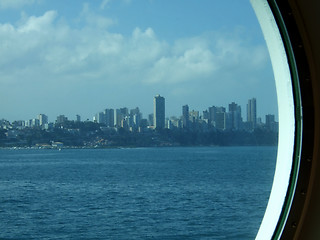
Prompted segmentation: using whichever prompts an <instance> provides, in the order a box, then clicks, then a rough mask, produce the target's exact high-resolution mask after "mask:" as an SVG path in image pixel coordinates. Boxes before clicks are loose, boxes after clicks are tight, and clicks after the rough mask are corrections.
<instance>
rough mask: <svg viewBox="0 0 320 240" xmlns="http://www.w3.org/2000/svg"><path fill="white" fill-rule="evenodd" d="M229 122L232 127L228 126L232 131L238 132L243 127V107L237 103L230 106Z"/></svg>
mask: <svg viewBox="0 0 320 240" xmlns="http://www.w3.org/2000/svg"><path fill="white" fill-rule="evenodd" d="M228 116H229V118H230V119H229V122H230V126H228V127H229V128H230V129H233V130H238V129H240V127H241V124H242V118H241V107H240V106H239V105H238V104H236V103H235V102H232V103H231V104H229V114H228Z"/></svg>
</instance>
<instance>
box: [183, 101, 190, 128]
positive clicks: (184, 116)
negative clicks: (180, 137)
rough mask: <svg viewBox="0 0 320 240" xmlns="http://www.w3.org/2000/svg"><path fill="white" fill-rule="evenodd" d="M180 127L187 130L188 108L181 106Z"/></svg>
mask: <svg viewBox="0 0 320 240" xmlns="http://www.w3.org/2000/svg"><path fill="white" fill-rule="evenodd" d="M182 127H183V128H189V106H188V105H184V106H182Z"/></svg>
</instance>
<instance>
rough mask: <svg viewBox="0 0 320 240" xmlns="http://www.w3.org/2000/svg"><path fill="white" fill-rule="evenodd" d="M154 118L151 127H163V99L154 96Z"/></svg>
mask: <svg viewBox="0 0 320 240" xmlns="http://www.w3.org/2000/svg"><path fill="white" fill-rule="evenodd" d="M153 107H154V117H153V125H154V128H155V129H162V128H164V127H165V99H164V97H161V96H160V95H156V96H155V97H154V99H153Z"/></svg>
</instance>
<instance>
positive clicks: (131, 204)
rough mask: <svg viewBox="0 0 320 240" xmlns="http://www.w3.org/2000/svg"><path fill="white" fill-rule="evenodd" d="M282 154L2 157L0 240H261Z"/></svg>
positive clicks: (16, 153)
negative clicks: (260, 230)
mask: <svg viewBox="0 0 320 240" xmlns="http://www.w3.org/2000/svg"><path fill="white" fill-rule="evenodd" d="M276 153H277V148H276V147H177V148H132V149H62V151H58V150H36V149H20V150H8V149H7V150H4V149H2V150H0V239H28V240H29V239H41V240H43V239H115V240H122V239H123V240H130V239H137V240H138V239H139V240H141V239H150V240H151V239H153V240H154V239H157V240H166V239H168V240H173V239H182V240H184V239H186V240H187V239H197V240H198V239H228V240H232V239H235V240H241V239H254V238H255V235H256V233H257V231H258V228H259V225H260V223H261V220H262V217H263V214H264V211H265V208H266V205H267V201H268V197H269V194H270V190H271V185H272V180H273V174H274V168H275V162H276Z"/></svg>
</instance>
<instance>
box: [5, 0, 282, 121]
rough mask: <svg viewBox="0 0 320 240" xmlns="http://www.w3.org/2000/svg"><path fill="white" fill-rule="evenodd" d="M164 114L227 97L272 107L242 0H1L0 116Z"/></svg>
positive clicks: (258, 40) (269, 79)
mask: <svg viewBox="0 0 320 240" xmlns="http://www.w3.org/2000/svg"><path fill="white" fill-rule="evenodd" d="M157 94H160V95H161V96H164V97H165V99H166V116H168V117H169V116H180V115H181V112H182V110H181V109H182V105H185V104H188V105H189V109H190V110H198V111H200V112H202V111H204V110H206V109H207V108H208V107H211V106H224V107H226V108H227V107H228V104H230V103H231V102H236V103H237V104H239V105H240V106H241V108H242V117H243V118H244V120H246V104H247V102H248V99H251V98H253V97H255V98H256V99H257V111H258V112H257V115H258V116H260V117H262V119H263V120H264V116H265V115H266V114H275V115H276V116H277V99H276V92H275V83H274V76H273V72H272V67H271V62H270V58H269V54H268V50H267V47H266V44H265V40H264V38H263V35H262V32H261V29H260V26H259V23H258V21H257V19H256V16H255V14H254V11H253V9H252V7H251V5H250V2H249V0H237V1H236V0H223V1H221V0H91V1H89V0H87V1H82V0H68V1H65V0H55V1H52V0H15V1H12V0H0V119H2V118H3V119H7V120H9V121H14V120H28V119H32V118H36V117H37V115H38V114H40V113H42V114H46V115H47V116H48V117H49V121H54V120H55V119H56V116H58V115H61V114H63V115H65V116H67V117H68V118H69V119H71V120H72V119H75V118H76V117H75V116H76V114H79V115H80V116H81V118H82V120H85V119H90V120H92V117H93V116H94V115H95V114H96V113H98V112H101V111H103V110H104V109H106V108H122V107H128V108H129V109H132V108H135V107H139V108H140V110H141V112H142V113H143V117H145V118H146V117H147V115H148V114H150V113H152V112H153V97H154V96H155V95H157Z"/></svg>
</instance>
